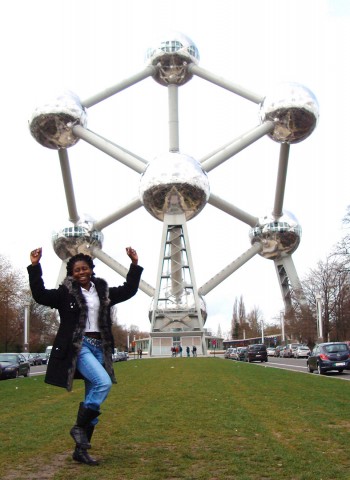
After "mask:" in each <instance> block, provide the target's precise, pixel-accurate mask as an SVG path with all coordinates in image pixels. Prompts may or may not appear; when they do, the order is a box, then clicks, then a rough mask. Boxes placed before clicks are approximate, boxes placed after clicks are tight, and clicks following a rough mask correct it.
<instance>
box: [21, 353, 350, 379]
mask: <svg viewBox="0 0 350 480" xmlns="http://www.w3.org/2000/svg"><path fill="white" fill-rule="evenodd" d="M217 356H218V357H222V358H224V356H223V355H217ZM225 361H227V362H234V361H235V360H226V359H225ZM253 364H254V365H256V366H264V367H270V368H281V369H284V370H291V371H294V372H301V373H307V374H308V375H318V373H317V372H314V373H313V374H311V373H308V371H307V368H306V358H278V357H269V360H268V362H267V363H265V362H264V363H260V362H253ZM45 372H46V365H38V366H36V367H31V368H30V376H35V375H43V374H44V373H45ZM325 376H328V377H332V378H339V379H342V380H350V370H345V371H344V372H343V373H338V372H328V373H327V374H326V375H325Z"/></svg>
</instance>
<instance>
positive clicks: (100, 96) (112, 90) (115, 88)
mask: <svg viewBox="0 0 350 480" xmlns="http://www.w3.org/2000/svg"><path fill="white" fill-rule="evenodd" d="M156 71H157V68H156V67H154V66H153V65H148V66H147V67H146V68H144V69H143V70H141V71H140V72H137V73H135V74H134V75H132V76H130V77H129V78H127V79H125V80H122V81H121V82H119V83H117V84H116V85H112V86H111V87H109V88H106V89H105V90H103V91H102V92H100V93H97V94H96V95H93V96H91V97H90V98H87V99H85V100H84V101H82V102H81V104H82V106H83V107H85V108H89V107H92V106H93V105H96V104H97V103H100V102H102V101H103V100H106V99H107V98H109V97H111V96H113V95H115V94H116V93H119V92H121V91H122V90H125V89H126V88H128V87H131V85H135V83H138V82H140V81H141V80H144V79H145V78H147V77H151V76H152V75H154V74H155V73H156Z"/></svg>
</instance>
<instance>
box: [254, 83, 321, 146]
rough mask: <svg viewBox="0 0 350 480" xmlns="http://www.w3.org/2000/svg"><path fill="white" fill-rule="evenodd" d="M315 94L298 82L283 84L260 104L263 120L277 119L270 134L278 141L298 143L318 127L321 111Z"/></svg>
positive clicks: (274, 120)
mask: <svg viewBox="0 0 350 480" xmlns="http://www.w3.org/2000/svg"><path fill="white" fill-rule="evenodd" d="M318 110H319V109H318V102H317V100H316V97H315V96H314V94H313V93H312V92H311V91H310V90H309V89H308V88H306V87H304V86H302V85H299V84H297V83H287V82H286V83H282V84H280V85H278V86H277V87H276V88H275V90H274V91H273V92H272V93H271V94H269V95H267V96H266V97H265V98H264V100H263V102H262V104H261V105H260V119H261V121H262V122H265V121H268V120H271V121H273V122H275V128H274V130H273V131H272V132H271V133H269V134H268V135H269V136H270V137H271V138H272V139H273V140H275V141H276V142H280V143H283V142H286V143H290V144H291V143H298V142H301V141H302V140H305V138H307V137H308V136H309V135H311V133H312V132H313V130H314V129H315V127H316V124H317V121H318V117H319V111H318Z"/></svg>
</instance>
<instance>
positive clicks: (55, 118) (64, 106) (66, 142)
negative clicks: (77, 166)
mask: <svg viewBox="0 0 350 480" xmlns="http://www.w3.org/2000/svg"><path fill="white" fill-rule="evenodd" d="M86 121H87V117H86V112H85V109H84V108H83V107H82V105H81V102H80V100H79V98H78V96H77V95H75V94H74V93H72V92H66V93H64V94H62V95H60V96H58V97H56V98H55V99H54V100H53V101H51V102H48V103H46V104H45V105H42V106H41V107H38V108H36V109H35V111H34V112H33V114H32V117H31V119H30V120H29V129H30V133H31V134H32V135H33V137H34V138H35V140H36V141H37V142H38V143H40V145H42V146H44V147H47V148H52V149H56V150H58V149H60V148H68V147H71V146H73V145H75V144H76V143H77V141H78V140H79V138H77V137H75V136H74V135H73V133H72V127H73V126H74V125H81V126H83V127H85V126H86Z"/></svg>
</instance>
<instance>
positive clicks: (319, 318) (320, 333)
mask: <svg viewBox="0 0 350 480" xmlns="http://www.w3.org/2000/svg"><path fill="white" fill-rule="evenodd" d="M316 317H317V337H318V341H321V342H322V341H323V325H322V297H321V295H320V294H319V293H317V294H316Z"/></svg>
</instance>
